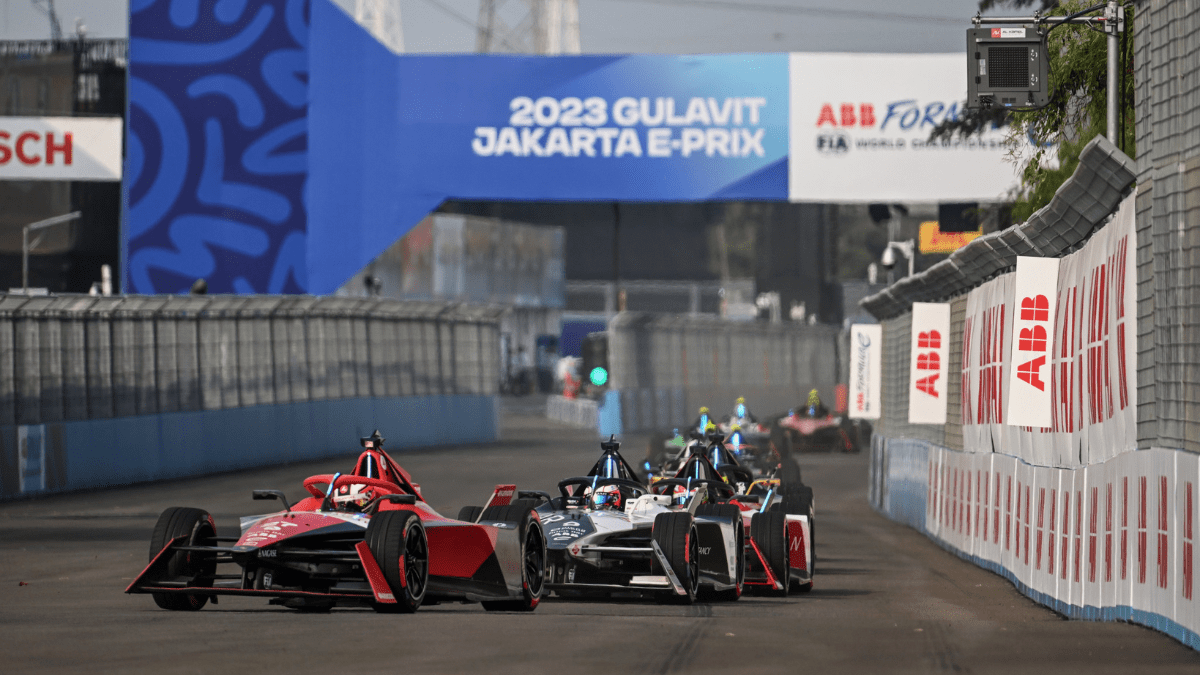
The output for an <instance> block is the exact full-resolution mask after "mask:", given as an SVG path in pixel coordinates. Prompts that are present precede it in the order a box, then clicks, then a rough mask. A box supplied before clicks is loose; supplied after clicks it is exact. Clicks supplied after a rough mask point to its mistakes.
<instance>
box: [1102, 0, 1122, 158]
mask: <svg viewBox="0 0 1200 675" xmlns="http://www.w3.org/2000/svg"><path fill="white" fill-rule="evenodd" d="M1117 11H1118V10H1117V1H1116V0H1108V7H1106V8H1105V10H1104V31H1105V33H1107V38H1108V83H1107V84H1108V111H1107V112H1108V140H1110V141H1112V142H1113V145H1116V144H1117V143H1118V139H1117V53H1118V41H1117V31H1118V30H1119V29H1120V25H1119V23H1120V22H1119V21H1118V19H1117Z"/></svg>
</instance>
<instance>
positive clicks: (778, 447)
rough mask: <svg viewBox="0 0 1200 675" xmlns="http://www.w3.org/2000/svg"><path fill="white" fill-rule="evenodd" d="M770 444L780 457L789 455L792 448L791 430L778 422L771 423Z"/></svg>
mask: <svg viewBox="0 0 1200 675" xmlns="http://www.w3.org/2000/svg"><path fill="white" fill-rule="evenodd" d="M770 445H771V447H772V448H774V450H775V453H776V454H777V455H779V456H780V457H782V458H785V459H786V458H788V457H791V456H792V450H793V448H794V445H793V444H792V437H791V431H790V430H789V429H784V428H783V427H782V426H780V425H779V424H778V423H775V424H772V425H771V440H770Z"/></svg>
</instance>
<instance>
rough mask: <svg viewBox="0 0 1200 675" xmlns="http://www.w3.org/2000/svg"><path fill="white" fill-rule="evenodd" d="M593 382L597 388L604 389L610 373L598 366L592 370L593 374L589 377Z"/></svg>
mask: <svg viewBox="0 0 1200 675" xmlns="http://www.w3.org/2000/svg"><path fill="white" fill-rule="evenodd" d="M588 377H589V378H590V379H591V380H592V384H594V385H596V386H597V387H603V386H604V383H605V382H608V371H607V370H605V369H603V368H601V367H600V366H596V367H595V368H592V372H591V374H590V375H589V376H588Z"/></svg>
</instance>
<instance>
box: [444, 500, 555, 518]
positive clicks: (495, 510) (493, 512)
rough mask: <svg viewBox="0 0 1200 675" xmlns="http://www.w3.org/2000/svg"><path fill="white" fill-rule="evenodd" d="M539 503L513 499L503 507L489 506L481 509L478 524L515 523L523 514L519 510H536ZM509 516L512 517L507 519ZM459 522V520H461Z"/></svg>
mask: <svg viewBox="0 0 1200 675" xmlns="http://www.w3.org/2000/svg"><path fill="white" fill-rule="evenodd" d="M541 503H542V502H541V501H540V500H538V499H514V500H512V501H511V502H509V503H508V504H505V505H504V506H497V505H493V506H489V507H487V508H486V509H483V516H482V517H481V518H480V519H479V522H483V521H485V520H494V521H497V522H501V523H503V522H513V523H515V522H518V520H519V519H520V518H519V516H520V515H522V514H523V513H524V512H523V511H521V509H527V508H528V509H536V508H537V507H538V506H540V505H541ZM497 514H503V515H497ZM509 516H512V517H511V518H509ZM459 520H461V518H460V519H459Z"/></svg>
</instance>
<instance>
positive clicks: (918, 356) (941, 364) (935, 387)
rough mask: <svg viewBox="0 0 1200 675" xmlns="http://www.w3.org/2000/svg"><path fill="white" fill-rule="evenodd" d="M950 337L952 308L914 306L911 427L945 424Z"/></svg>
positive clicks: (909, 396) (947, 306)
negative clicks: (915, 425) (946, 376)
mask: <svg viewBox="0 0 1200 675" xmlns="http://www.w3.org/2000/svg"><path fill="white" fill-rule="evenodd" d="M949 335H950V305H948V304H945V303H931V302H914V303H913V306H912V332H911V333H910V336H911V340H912V352H911V354H910V356H909V390H908V422H909V424H945V423H946V397H945V396H942V395H941V394H942V392H941V387H942V383H943V382H945V379H943V375H945V374H946V366H947V363H946V360H947V359H946V350H947V347H948V344H947V338H948V336H949Z"/></svg>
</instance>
